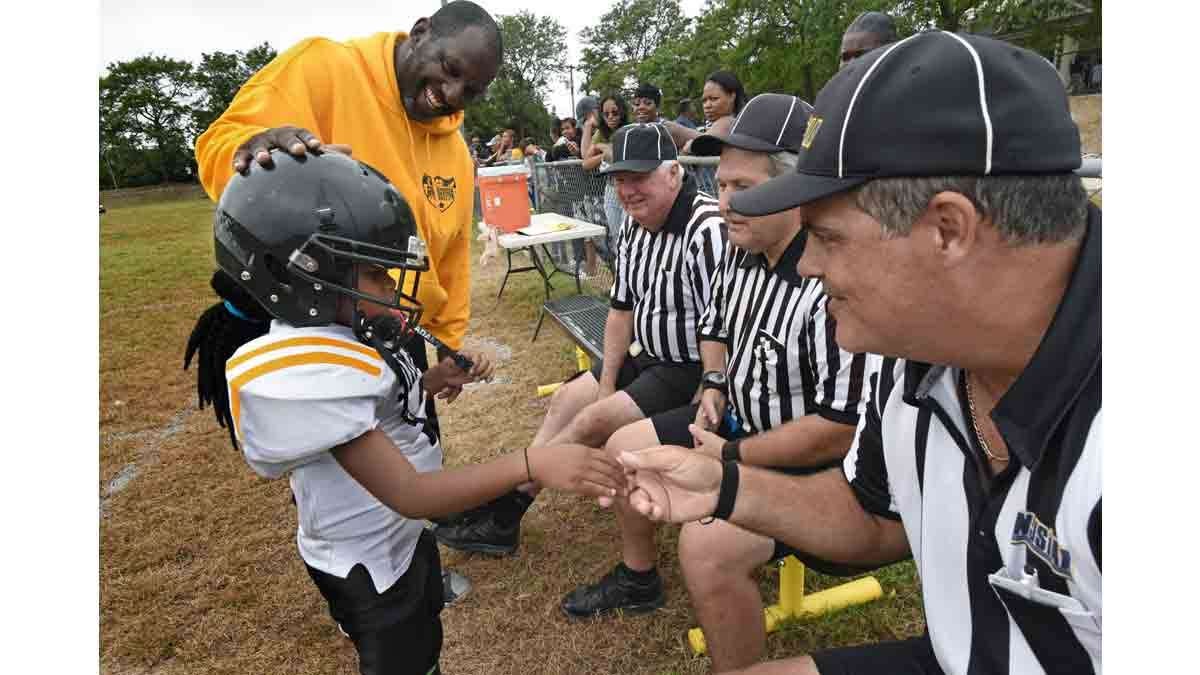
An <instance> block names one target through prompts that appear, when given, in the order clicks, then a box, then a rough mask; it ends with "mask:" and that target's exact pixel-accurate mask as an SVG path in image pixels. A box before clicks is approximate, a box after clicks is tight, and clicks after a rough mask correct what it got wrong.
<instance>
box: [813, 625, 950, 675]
mask: <svg viewBox="0 0 1200 675" xmlns="http://www.w3.org/2000/svg"><path fill="white" fill-rule="evenodd" d="M812 659H813V661H815V662H816V663H817V670H819V671H821V675H865V674H867V673H872V674H873V673H889V674H892V675H942V672H943V671H942V667H941V666H940V665H938V662H937V657H936V656H934V654H933V644H932V643H930V642H929V633H926V634H925V635H922V636H921V637H916V638H909V639H907V640H898V641H894V642H878V643H875V644H866V645H855V646H853V647H839V648H837V649H827V650H825V651H820V652H816V653H814V654H813V655H812Z"/></svg>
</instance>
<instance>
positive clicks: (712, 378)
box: [700, 370, 725, 391]
mask: <svg viewBox="0 0 1200 675" xmlns="http://www.w3.org/2000/svg"><path fill="white" fill-rule="evenodd" d="M700 385H701V387H703V388H704V389H720V390H721V391H725V373H723V372H721V371H719V370H710V371H708V372H706V373H704V375H703V376H702V377H701V378H700Z"/></svg>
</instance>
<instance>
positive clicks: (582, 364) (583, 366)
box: [537, 347, 592, 398]
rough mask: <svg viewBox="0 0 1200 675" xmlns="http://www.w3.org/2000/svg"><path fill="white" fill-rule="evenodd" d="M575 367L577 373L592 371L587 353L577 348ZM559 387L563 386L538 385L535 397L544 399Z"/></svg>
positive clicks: (556, 383)
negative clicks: (577, 369)
mask: <svg viewBox="0 0 1200 675" xmlns="http://www.w3.org/2000/svg"><path fill="white" fill-rule="evenodd" d="M575 365H576V366H578V367H579V372H583V371H586V370H591V369H592V360H591V359H590V358H589V357H588V355H587V352H585V351H583V350H582V349H580V348H579V347H576V348H575ZM561 386H563V383H562V382H555V383H553V384H541V385H538V388H537V396H538V398H546V397H547V396H549V395H551V394H553V393H554V392H556V391H558V388H559V387H561Z"/></svg>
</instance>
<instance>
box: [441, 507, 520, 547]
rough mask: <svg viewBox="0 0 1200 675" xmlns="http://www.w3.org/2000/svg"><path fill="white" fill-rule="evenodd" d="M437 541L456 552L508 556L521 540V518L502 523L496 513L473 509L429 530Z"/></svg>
mask: <svg viewBox="0 0 1200 675" xmlns="http://www.w3.org/2000/svg"><path fill="white" fill-rule="evenodd" d="M433 534H434V536H435V537H437V540H438V543H440V544H443V545H445V546H449V547H450V548H452V549H455V550H457V551H468V552H470V553H487V554H488V555H512V554H513V553H515V552H516V551H517V544H519V543H520V542H521V521H520V520H517V521H516V522H515V523H513V524H512V525H508V526H505V525H504V524H502V523H500V522H499V519H498V518H497V515H496V514H495V513H490V512H477V513H474V514H471V515H470V516H466V517H463V518H460V519H459V520H457V521H455V522H454V523H452V524H450V525H441V526H439V527H438V528H437V529H435V530H434V531H433Z"/></svg>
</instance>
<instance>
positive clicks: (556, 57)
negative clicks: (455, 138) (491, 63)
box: [464, 10, 567, 142]
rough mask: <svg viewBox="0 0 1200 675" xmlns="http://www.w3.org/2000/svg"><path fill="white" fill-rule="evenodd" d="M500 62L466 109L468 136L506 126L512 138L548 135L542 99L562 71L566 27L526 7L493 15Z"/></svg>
mask: <svg viewBox="0 0 1200 675" xmlns="http://www.w3.org/2000/svg"><path fill="white" fill-rule="evenodd" d="M498 23H499V25H500V33H501V35H502V37H503V40H504V62H503V63H502V64H501V66H500V70H499V72H498V73H497V74H496V79H495V81H493V82H492V85H491V86H490V87H488V92H487V95H486V96H484V97H483V98H482V99H480V100H479V101H477V102H475V103H473V104H472V105H471V106H469V107H468V108H467V115H466V120H465V123H464V126H465V127H466V130H467V133H468V135H471V134H478V135H479V136H480V137H482V138H484V139H485V140H486V139H488V138H491V135H492V134H494V133H498V132H499V131H500V130H501V129H504V128H506V127H510V126H511V127H512V128H513V129H514V130H515V131H516V132H517V140H518V141H519V140H520V139H521V138H522V137H524V136H533V137H535V138H538V139H540V140H541V141H542V142H545V140H546V139H548V138H549V136H550V123H551V119H550V111H548V110H547V109H546V106H545V103H543V101H544V100H545V99H546V98H547V97H548V96H549V93H550V83H551V82H552V81H554V79H555V78H557V77H559V76H561V74H562V73H563V72H564V70H565V63H566V55H567V31H566V29H565V28H563V25H562V24H561V23H559V22H558V20H557V19H554V18H553V17H548V16H537V15H536V14H534V13H532V12H529V11H527V10H522V11H520V12H517V13H516V14H511V15H504V16H501V17H499V22H498Z"/></svg>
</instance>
